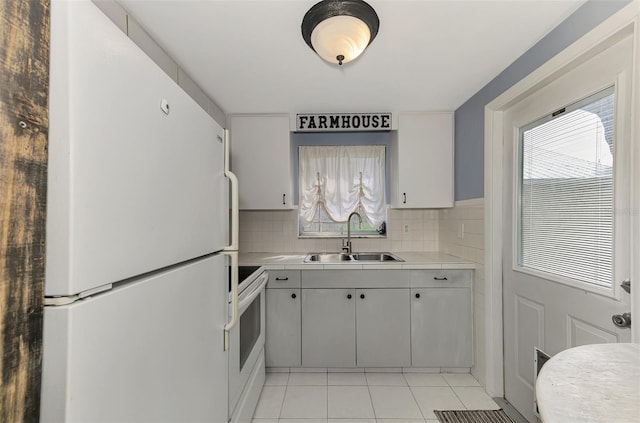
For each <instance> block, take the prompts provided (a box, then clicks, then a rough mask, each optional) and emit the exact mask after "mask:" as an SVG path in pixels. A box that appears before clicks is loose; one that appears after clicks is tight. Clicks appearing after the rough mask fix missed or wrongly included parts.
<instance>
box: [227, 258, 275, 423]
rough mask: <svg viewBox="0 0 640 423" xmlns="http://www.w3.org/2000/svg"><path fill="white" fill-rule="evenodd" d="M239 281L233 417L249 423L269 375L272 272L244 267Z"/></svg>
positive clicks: (231, 365) (232, 354)
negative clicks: (266, 352) (268, 294)
mask: <svg viewBox="0 0 640 423" xmlns="http://www.w3.org/2000/svg"><path fill="white" fill-rule="evenodd" d="M239 280H240V281H241V283H240V284H239V288H238V291H239V295H238V299H239V300H238V315H239V319H238V324H237V325H236V326H235V327H234V328H232V329H231V333H230V346H229V411H230V416H229V418H230V421H231V422H232V423H249V422H251V418H252V417H253V412H254V410H255V408H256V404H257V402H258V398H259V397H260V392H261V391H262V386H263V385H264V378H265V361H264V337H265V292H264V289H265V287H266V285H267V282H268V280H269V274H268V273H267V272H266V271H265V270H264V267H261V266H240V267H239ZM229 302H230V304H231V298H230V301H229Z"/></svg>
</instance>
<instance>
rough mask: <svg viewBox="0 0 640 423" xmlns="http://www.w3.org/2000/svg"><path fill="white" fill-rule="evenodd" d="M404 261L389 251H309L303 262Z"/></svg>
mask: <svg viewBox="0 0 640 423" xmlns="http://www.w3.org/2000/svg"><path fill="white" fill-rule="evenodd" d="M400 261H404V260H402V259H401V258H400V257H398V256H395V255H393V254H391V253H351V254H348V253H309V254H307V257H305V259H304V262H305V263H385V262H400Z"/></svg>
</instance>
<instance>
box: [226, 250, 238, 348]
mask: <svg viewBox="0 0 640 423" xmlns="http://www.w3.org/2000/svg"><path fill="white" fill-rule="evenodd" d="M222 253H223V254H225V255H228V256H229V257H230V258H231V321H229V322H227V324H226V325H224V350H225V351H227V350H228V349H229V332H230V331H231V329H233V328H234V327H235V326H236V325H237V324H238V318H239V311H238V252H237V251H223V252H222Z"/></svg>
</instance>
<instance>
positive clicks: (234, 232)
mask: <svg viewBox="0 0 640 423" xmlns="http://www.w3.org/2000/svg"><path fill="white" fill-rule="evenodd" d="M229 150H230V147H229V130H228V129H225V130H224V175H225V176H226V177H227V178H229V181H230V182H231V245H229V246H228V247H225V248H224V250H225V251H238V232H239V229H238V224H239V221H240V204H239V201H238V178H237V177H236V175H235V174H234V173H233V172H231V169H230V162H231V160H230V156H229Z"/></svg>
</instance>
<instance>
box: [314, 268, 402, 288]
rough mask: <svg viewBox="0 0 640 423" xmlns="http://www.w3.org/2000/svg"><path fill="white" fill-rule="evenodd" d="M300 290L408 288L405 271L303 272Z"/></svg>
mask: <svg viewBox="0 0 640 423" xmlns="http://www.w3.org/2000/svg"><path fill="white" fill-rule="evenodd" d="M302 279H303V281H302V288H356V289H357V288H408V287H409V273H408V272H407V271H406V270H360V269H353V270H348V269H347V270H304V271H303V275H302Z"/></svg>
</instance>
